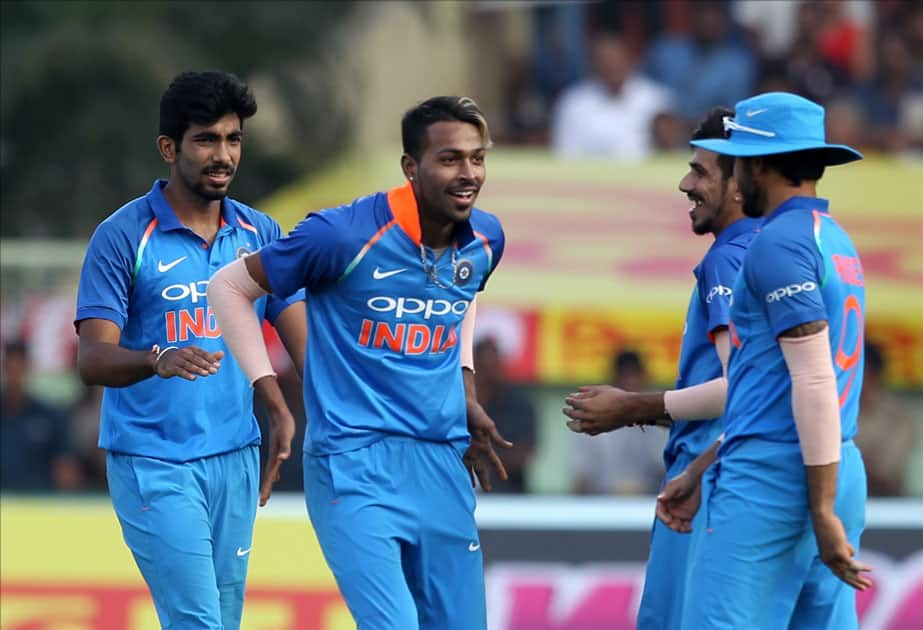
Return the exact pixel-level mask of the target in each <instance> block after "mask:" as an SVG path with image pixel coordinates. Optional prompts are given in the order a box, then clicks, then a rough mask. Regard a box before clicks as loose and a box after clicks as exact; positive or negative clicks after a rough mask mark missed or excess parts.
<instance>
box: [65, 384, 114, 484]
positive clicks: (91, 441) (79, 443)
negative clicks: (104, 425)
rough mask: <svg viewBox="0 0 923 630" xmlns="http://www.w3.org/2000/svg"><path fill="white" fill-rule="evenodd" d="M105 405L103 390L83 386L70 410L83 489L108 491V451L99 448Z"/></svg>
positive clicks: (96, 387) (72, 434)
mask: <svg viewBox="0 0 923 630" xmlns="http://www.w3.org/2000/svg"><path fill="white" fill-rule="evenodd" d="M102 402H103V388H102V387H99V386H96V385H84V386H83V389H82V390H81V393H80V395H79V397H78V398H77V400H76V401H75V402H74V404H73V405H71V407H70V418H71V437H72V439H73V445H74V454H75V455H76V457H77V460H78V462H79V464H80V468H81V472H82V474H83V481H84V488H85V489H87V490H106V489H107V488H108V481H107V479H106V451H104V450H103V449H101V448H99V408H100V405H102Z"/></svg>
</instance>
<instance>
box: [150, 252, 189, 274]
mask: <svg viewBox="0 0 923 630" xmlns="http://www.w3.org/2000/svg"><path fill="white" fill-rule="evenodd" d="M184 260H186V257H185V256H181V257H179V258H177V259H176V260H174V261H173V262H171V263H167V264H166V265H165V264H163V261H162V260H159V261H157V271H159V272H160V273H163V272H165V271H170V270H171V269H173V267H175V266H177V265H178V264H180V263H181V262H183V261H184Z"/></svg>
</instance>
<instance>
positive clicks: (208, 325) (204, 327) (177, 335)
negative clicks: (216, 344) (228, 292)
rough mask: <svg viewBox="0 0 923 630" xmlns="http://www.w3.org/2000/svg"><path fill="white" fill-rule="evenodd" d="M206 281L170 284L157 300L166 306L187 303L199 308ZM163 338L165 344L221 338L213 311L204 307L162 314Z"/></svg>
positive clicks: (206, 284)
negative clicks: (165, 303)
mask: <svg viewBox="0 0 923 630" xmlns="http://www.w3.org/2000/svg"><path fill="white" fill-rule="evenodd" d="M207 290H208V280H199V281H196V282H186V283H181V284H171V285H170V286H168V287H164V289H163V291H161V292H160V297H162V298H163V299H165V300H167V301H169V302H179V301H186V300H188V301H190V302H192V303H193V304H198V303H199V301H200V300H201V301H203V302H204V301H205V298H206V295H207ZM163 318H164V327H165V328H166V330H165V336H166V339H167V342H168V343H177V342H180V341H189V340H190V339H196V338H198V339H203V338H204V339H217V338H218V337H220V336H221V329H220V328H218V321H217V320H216V319H215V315H214V314H213V313H212V309H211V308H209V307H205V306H196V307H194V308H180V309H175V310H172V311H166V312H165V313H164V314H163Z"/></svg>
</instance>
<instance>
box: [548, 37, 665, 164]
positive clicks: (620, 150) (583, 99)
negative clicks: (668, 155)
mask: <svg viewBox="0 0 923 630" xmlns="http://www.w3.org/2000/svg"><path fill="white" fill-rule="evenodd" d="M591 51H592V59H593V70H594V76H593V77H591V78H588V79H584V80H583V81H580V82H579V83H577V84H575V85H573V86H571V87H569V88H567V89H566V90H564V92H563V93H562V94H561V96H560V98H559V99H558V101H557V103H556V104H555V108H554V114H553V117H552V121H551V147H552V149H553V150H554V151H555V153H557V154H558V155H560V156H563V157H579V156H583V157H588V156H596V157H608V158H616V159H622V160H639V159H641V158H644V157H646V156H647V155H648V153H650V151H651V149H652V148H653V127H654V120H655V118H656V117H657V116H658V115H663V114H666V113H667V112H669V110H670V107H671V100H672V99H671V96H670V93H669V91H668V90H667V89H666V88H665V87H663V86H662V85H659V84H658V83H656V82H654V81H652V80H650V79H648V78H646V77H644V76H643V75H641V74H640V73H638V72H637V70H636V67H635V66H636V61H635V59H634V58H633V55H632V54H631V52H630V51H629V49H628V47H627V46H626V43H625V40H624V39H623V38H622V37H621V36H620V35H619V34H617V33H614V32H600V33H598V34H597V35H596V36H595V37H594V38H593V41H592V44H591Z"/></svg>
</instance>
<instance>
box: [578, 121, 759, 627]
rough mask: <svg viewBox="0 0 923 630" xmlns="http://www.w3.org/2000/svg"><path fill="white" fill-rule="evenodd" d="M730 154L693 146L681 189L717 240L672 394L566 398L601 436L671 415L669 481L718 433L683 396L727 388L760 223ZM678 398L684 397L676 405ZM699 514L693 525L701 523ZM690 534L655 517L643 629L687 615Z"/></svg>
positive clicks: (696, 218) (700, 273)
mask: <svg viewBox="0 0 923 630" xmlns="http://www.w3.org/2000/svg"><path fill="white" fill-rule="evenodd" d="M733 115H734V113H733V112H732V111H731V110H728V109H724V108H720V107H718V108H715V109H713V110H711V111H710V112H709V113H708V115H707V116H706V117H705V119H704V120H703V121H702V123H701V124H700V126H699V128H698V129H696V130H695V131H694V132H693V134H692V139H693V140H700V139H705V138H725V137H726V134H727V132H726V131H725V129H724V119H725V118H726V117H728V116H733ZM733 169H734V161H733V159H732V158H728V157H726V156H721V155H718V154H717V153H714V152H712V151H707V150H705V149H700V148H695V149H694V151H693V154H692V159H691V160H690V161H689V172H688V173H686V175H685V176H684V177H683V178H682V180H681V181H680V183H679V189H680V191H682V192H683V193H685V194H686V196H687V197H688V198H689V201H690V202H692V206H691V207H690V209H689V215H690V219H691V220H692V231H693V232H694V233H696V234H699V235H702V234H712V235H714V237H715V241H714V243H712V246H711V247H710V248H709V250H708V252H707V253H706V254H705V257H704V258H703V259H702V261H701V262H700V263H699V264H698V265H697V266H696V267H695V269H694V270H693V274H694V276H695V279H696V285H695V288H694V289H693V291H692V297H691V298H690V301H689V308H688V309H687V311H686V321H685V325H684V328H683V341H682V346H681V349H680V360H679V378H678V379H677V381H676V389H675V390H673V391H670V392H644V393H636V392H627V391H623V390H621V389H618V388H615V387H611V386H592V387H583V388H581V389H580V390H579V391H578V392H577V393H575V394H573V395H571V396H570V397H568V399H567V403H568V407H567V408H566V409H565V414H566V415H568V416H569V417H570V418H571V420H570V421H569V423H568V426H569V427H570V428H571V430H573V431H575V432H578V433H588V434H591V435H596V434H598V433H600V432H605V431H611V430H615V429H618V428H621V427H624V426H627V425H629V424H634V423H654V422H660V421H663V420H666V421H667V422H668V423H669V426H670V437H669V439H668V441H667V445H666V448H665V449H664V467H665V469H666V477H665V478H666V479H667V480H669V479H671V478H673V477H675V476H676V475H679V474H680V473H682V472H683V471H684V470H685V469H686V467H687V466H688V465H689V464H690V463H691V462H692V461H693V460H694V459H695V458H696V457H698V456H699V455H700V454H701V453H702V452H704V451H705V450H706V449H708V448H709V447H710V446H711V445H712V444H713V443H714V441H715V440H716V439H717V437H718V435H719V434H720V433H721V422H720V420H719V419H718V418H717V417H716V416H720V414H721V409H720V408H716V409H714V410H713V412H711V414H710V415H709V414H706V415H705V416H704V417H698V416H696V415H695V414H692V415H691V416H687V415H683V413H684V411H683V409H682V401H681V399H682V396H683V395H686V392H685V391H684V390H686V388H691V387H695V386H705V387H716V386H717V387H718V388H726V386H727V384H726V378H725V376H726V366H727V361H728V355H729V353H730V338H729V335H728V322H729V320H730V316H729V311H730V304H731V287H732V286H733V285H734V280H735V279H736V277H737V273H738V270H739V269H740V263H741V260H742V259H743V255H744V252H746V251H747V247H748V246H749V245H750V242H751V241H752V240H753V238H754V236H756V234H757V232H758V230H759V226H760V223H761V221H760V220H758V219H751V218H746V217H744V214H743V210H742V202H743V197H742V196H741V194H740V192H739V191H738V190H737V183H736V181H735V180H734V177H733ZM677 397H679V398H680V402H677ZM687 406H688V403H687ZM671 419H673V420H672V421H670V420H671ZM700 520H701V519H698V520H697V521H696V522H695V523H694V524H693V525H694V526H693V528H694V529H695V527H696V526H698V525H700ZM689 546H690V536H687V535H685V534H683V533H679V532H675V531H673V530H671V529H670V528H668V527H667V526H666V525H665V524H664V523H663V522H661V521H660V520H659V519H654V525H653V531H652V533H651V546H650V555H649V557H648V562H647V575H646V578H645V581H644V593H643V595H642V598H641V606H640V609H639V612H638V622H637V625H638V628H639V629H642V630H643V629H651V630H655V629H660V628H677V627H679V624H680V622H681V620H682V607H683V597H684V593H685V582H686V567H687V563H686V559H687V556H688V552H689Z"/></svg>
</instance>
